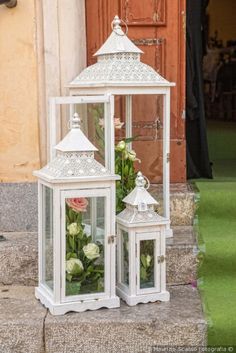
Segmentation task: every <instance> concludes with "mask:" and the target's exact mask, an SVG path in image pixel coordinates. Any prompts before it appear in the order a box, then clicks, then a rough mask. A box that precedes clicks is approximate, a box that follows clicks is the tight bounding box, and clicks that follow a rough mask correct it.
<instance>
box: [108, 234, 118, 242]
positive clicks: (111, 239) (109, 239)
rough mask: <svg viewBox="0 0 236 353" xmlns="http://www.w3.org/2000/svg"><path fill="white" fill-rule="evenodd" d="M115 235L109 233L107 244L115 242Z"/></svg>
mask: <svg viewBox="0 0 236 353" xmlns="http://www.w3.org/2000/svg"><path fill="white" fill-rule="evenodd" d="M116 237H117V236H116V235H110V236H109V237H108V244H114V243H115V240H116Z"/></svg>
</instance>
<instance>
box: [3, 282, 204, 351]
mask: <svg viewBox="0 0 236 353" xmlns="http://www.w3.org/2000/svg"><path fill="white" fill-rule="evenodd" d="M170 294H171V299H170V302H166V303H160V302H157V303H150V304H139V305H137V306H135V307H128V306H127V305H126V304H124V303H123V302H122V304H121V307H120V308H118V309H100V310H98V311H87V312H84V313H68V314H66V315H64V316H52V315H51V314H50V313H49V312H48V311H47V310H46V309H45V308H44V307H43V306H42V305H41V304H40V302H38V301H37V300H36V299H35V297H34V288H33V287H24V286H3V287H0V352H1V353H69V352H70V353H90V352H91V353H94V352H96V353H151V352H152V347H154V346H156V345H180V346H183V345H185V346H202V345H205V344H206V328H207V325H206V321H205V319H204V318H203V313H202V307H201V302H200V299H199V294H198V291H197V290H196V289H193V288H192V287H191V286H173V287H171V288H170Z"/></svg>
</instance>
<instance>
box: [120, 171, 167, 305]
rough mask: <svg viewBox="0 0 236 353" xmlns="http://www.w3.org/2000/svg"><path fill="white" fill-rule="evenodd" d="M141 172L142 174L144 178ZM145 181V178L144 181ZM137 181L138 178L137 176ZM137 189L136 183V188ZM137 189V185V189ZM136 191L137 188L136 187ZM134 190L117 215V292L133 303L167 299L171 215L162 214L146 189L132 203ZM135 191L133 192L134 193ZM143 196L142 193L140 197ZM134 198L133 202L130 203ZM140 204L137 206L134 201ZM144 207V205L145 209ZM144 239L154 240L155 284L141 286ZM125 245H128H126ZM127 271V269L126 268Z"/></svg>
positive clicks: (129, 303)
mask: <svg viewBox="0 0 236 353" xmlns="http://www.w3.org/2000/svg"><path fill="white" fill-rule="evenodd" d="M140 174H141V173H139V174H138V175H139V178H141V180H143V182H144V179H143V177H142V175H141V176H140ZM144 183H145V182H144ZM136 185H137V179H136ZM135 189H137V186H136V188H135ZM137 190H138V189H137ZM134 191H135V190H134ZM131 194H132V192H131V193H130V194H129V195H128V196H127V197H126V198H125V199H124V200H123V201H124V202H125V203H126V202H127V205H128V207H127V206H126V208H125V209H124V211H122V212H121V213H120V214H118V215H117V217H116V221H117V238H118V246H117V250H118V251H117V262H118V276H117V277H118V278H117V294H118V295H119V296H120V297H121V298H122V299H123V300H124V301H126V303H127V304H128V305H130V306H133V305H136V304H138V303H148V302H155V301H158V300H159V301H168V300H169V298H170V295H169V292H168V291H167V290H166V261H165V258H166V254H165V251H166V240H165V238H166V234H165V233H166V228H167V226H168V219H166V218H164V217H161V216H159V215H158V214H157V213H156V212H154V210H153V206H154V205H155V204H157V202H156V201H155V200H154V199H153V198H152V197H151V196H149V194H148V192H147V191H146V190H145V189H143V191H142V190H141V194H140V193H139V192H137V193H136V196H135V198H136V200H135V201H134V199H133V201H134V202H133V203H132V197H133V196H132V197H131V196H130V195H131ZM134 194H135V193H133V195H134ZM140 196H141V197H140ZM129 201H131V203H129ZM136 203H137V205H136V206H135V204H136ZM142 207H144V209H143V210H142ZM124 232H125V233H126V235H127V238H128V249H127V248H126V250H127V256H128V283H126V280H125V279H124V278H125V276H124V239H123V236H124ZM142 241H153V243H154V245H153V271H154V276H153V282H154V285H153V286H147V287H146V288H141V284H140V266H141V261H140V254H141V247H140V243H141V242H142ZM125 246H126V245H125ZM126 271H127V269H126Z"/></svg>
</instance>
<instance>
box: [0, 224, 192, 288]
mask: <svg viewBox="0 0 236 353" xmlns="http://www.w3.org/2000/svg"><path fill="white" fill-rule="evenodd" d="M4 236H5V237H6V241H3V242H0V284H8V285H9V284H20V285H28V286H34V285H37V282H38V243H37V233H4ZM196 253H197V250H196V240H195V236H194V233H193V230H192V227H174V237H173V238H171V239H168V240H167V259H166V261H167V262H166V263H167V283H168V284H171V285H173V284H189V283H191V282H192V281H193V280H195V279H196V269H197V259H196Z"/></svg>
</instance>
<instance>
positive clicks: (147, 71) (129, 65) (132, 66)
mask: <svg viewBox="0 0 236 353" xmlns="http://www.w3.org/2000/svg"><path fill="white" fill-rule="evenodd" d="M120 25H121V20H120V19H119V17H118V16H115V17H114V20H113V21H112V33H111V34H110V36H109V37H108V39H107V40H106V42H105V43H104V44H103V45H102V47H101V48H100V49H99V50H98V51H97V52H96V53H95V54H94V56H96V57H97V59H98V60H97V63H96V64H94V65H91V66H89V67H87V68H86V69H84V70H83V71H82V72H81V73H80V74H79V75H78V76H77V77H76V78H75V79H74V80H73V81H71V82H70V84H69V86H68V87H69V88H73V87H74V88H85V87H91V88H93V87H99V86H100V87H104V86H106V87H109V86H112V87H114V86H126V87H127V86H140V85H141V86H164V87H167V86H173V85H174V84H173V83H171V82H169V81H167V80H166V79H165V78H163V77H162V76H161V75H160V74H159V73H157V72H156V71H155V70H154V69H153V68H152V67H151V66H149V65H146V64H144V63H142V62H141V61H140V55H141V54H142V53H143V52H142V50H140V49H139V48H138V47H137V46H136V45H134V43H133V42H132V41H131V40H130V39H129V38H128V37H127V35H126V33H124V32H123V30H122V28H121V26H120Z"/></svg>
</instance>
